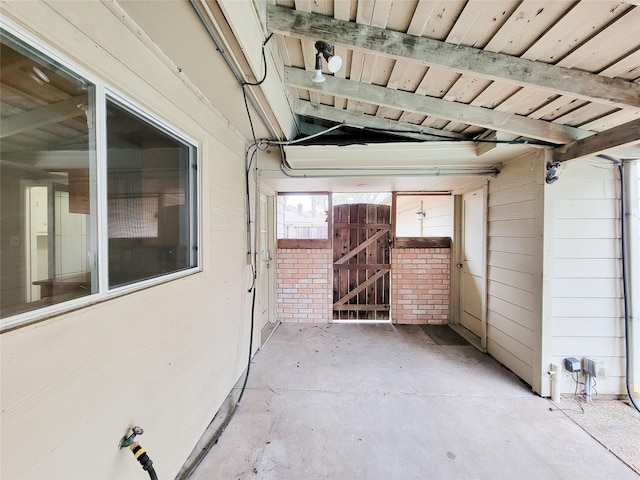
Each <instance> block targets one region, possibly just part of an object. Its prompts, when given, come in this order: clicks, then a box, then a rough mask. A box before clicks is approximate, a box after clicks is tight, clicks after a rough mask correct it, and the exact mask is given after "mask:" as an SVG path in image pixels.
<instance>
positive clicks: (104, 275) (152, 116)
mask: <svg viewBox="0 0 640 480" xmlns="http://www.w3.org/2000/svg"><path fill="white" fill-rule="evenodd" d="M0 28H1V29H2V30H4V31H5V32H7V33H8V34H9V35H11V36H13V37H14V38H15V39H17V40H18V41H20V42H22V43H23V44H24V45H26V46H28V47H29V48H32V49H34V50H35V51H36V52H37V53H38V54H40V55H42V56H43V57H44V58H47V59H48V60H49V61H51V62H55V63H58V64H60V65H61V66H63V67H64V68H66V69H67V70H69V71H70V72H72V73H74V74H76V75H78V76H80V77H82V78H84V79H85V80H87V81H88V82H91V83H92V84H93V85H94V93H93V97H92V96H91V95H90V96H89V101H90V103H92V104H93V105H94V107H95V108H94V112H93V113H94V118H93V121H94V128H95V139H94V140H95V150H94V151H93V153H92V154H93V155H95V157H96V158H95V162H94V163H93V165H94V166H95V170H96V184H95V194H92V195H91V197H90V198H91V200H90V201H91V202H92V208H93V206H94V205H95V208H96V218H97V220H96V221H95V225H91V224H89V225H88V229H92V230H93V231H92V235H95V247H96V252H95V254H94V258H93V259H92V260H91V262H92V263H93V268H92V271H95V270H97V279H96V292H95V293H91V294H89V295H86V296H82V297H79V298H75V299H71V300H67V301H63V302H60V303H56V304H53V305H49V306H45V307H41V308H35V309H33V310H30V311H26V312H22V313H18V314H15V315H10V316H7V317H4V318H0V333H5V332H7V331H11V330H14V329H16V328H20V327H24V326H27V325H31V324H33V323H37V322H40V321H44V320H47V319H49V318H51V317H54V316H58V315H60V314H63V313H66V312H70V311H73V310H77V309H80V308H84V307H87V306H90V305H93V304H96V303H101V302H104V301H108V300H112V299H114V298H117V297H120V296H122V295H125V294H129V293H133V292H137V291H140V290H144V289H147V288H149V287H153V286H157V285H161V284H164V283H167V282H170V281H174V280H177V279H180V278H183V277H186V276H190V275H193V274H195V273H199V272H201V271H202V270H203V266H202V264H203V262H202V260H203V255H202V248H201V246H202V244H203V243H202V178H201V173H200V171H201V168H200V165H201V164H202V150H203V147H202V143H201V142H200V141H197V140H196V139H194V138H193V137H191V136H189V135H188V134H186V133H185V132H183V131H182V130H180V129H178V128H177V127H176V126H174V125H173V124H171V123H170V122H169V121H167V120H166V119H165V118H164V116H162V115H160V114H158V113H157V112H154V110H153V109H152V108H151V107H149V106H145V105H144V104H143V103H142V102H136V101H134V100H132V99H131V98H130V97H128V96H127V95H125V94H123V93H122V92H121V91H119V90H118V89H116V88H114V87H113V86H112V85H110V84H109V82H108V81H107V80H104V79H103V78H100V77H98V76H96V75H94V74H92V73H90V72H88V71H87V70H86V69H84V68H82V67H81V66H80V65H78V64H77V63H76V62H74V61H73V60H71V59H69V58H67V57H66V56H65V55H63V54H61V53H59V52H58V51H56V50H55V49H53V48H52V47H51V46H49V45H48V44H46V43H44V42H43V41H41V40H40V39H37V38H35V37H34V36H32V35H30V34H28V33H27V32H25V31H23V30H22V29H20V28H17V27H16V26H14V25H13V24H12V23H11V22H9V21H8V20H7V19H5V18H0ZM108 100H111V101H113V102H115V103H116V104H117V105H118V106H120V107H123V108H125V109H126V110H128V111H129V112H131V113H132V114H133V115H135V116H137V117H138V119H139V120H141V121H144V122H146V123H148V124H149V125H151V126H153V127H155V128H157V129H159V130H161V131H162V132H164V133H165V134H168V135H170V136H173V137H174V138H175V139H176V140H178V141H180V142H182V143H184V144H185V145H186V146H187V147H188V148H189V157H190V159H189V170H190V171H189V174H188V175H187V177H188V182H189V183H188V185H189V197H188V202H189V229H190V231H189V237H190V249H191V250H194V249H195V253H194V252H193V251H192V252H190V258H191V259H192V261H193V262H195V266H193V267H188V268H185V269H182V270H178V271H174V272H169V273H166V274H163V275H159V276H157V277H153V278H149V279H145V280H140V281H135V282H132V283H130V284H127V285H122V286H117V287H113V288H109V278H108V277H109V271H108V263H109V255H108V242H109V238H108V215H107V201H108V199H107V163H108V160H107V121H106V110H107V101H108ZM191 170H193V171H191ZM190 263H191V262H190Z"/></svg>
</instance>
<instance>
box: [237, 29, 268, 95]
mask: <svg viewBox="0 0 640 480" xmlns="http://www.w3.org/2000/svg"><path fill="white" fill-rule="evenodd" d="M271 37H273V33H270V34H269V36H268V37H267V38H266V39H265V41H264V42H262V67H263V69H264V76H263V77H262V79H261V80H258V81H257V82H255V83H251V82H242V86H245V85H247V86H249V87H259V86H260V85H262V84H263V83H264V81H265V80H266V79H267V56H266V54H265V51H264V47H265V46H266V45H267V43H268V42H269V40H271Z"/></svg>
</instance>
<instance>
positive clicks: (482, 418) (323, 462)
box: [191, 324, 640, 480]
mask: <svg viewBox="0 0 640 480" xmlns="http://www.w3.org/2000/svg"><path fill="white" fill-rule="evenodd" d="M241 385H242V382H239V385H238V387H237V388H236V390H235V391H234V392H232V395H231V396H230V399H229V404H232V403H233V402H234V401H235V398H237V395H238V389H239V387H240V386H241ZM550 407H553V404H552V403H551V402H550V401H549V400H546V399H543V398H540V397H538V396H536V395H534V394H533V393H531V391H530V389H529V388H528V387H527V386H526V385H524V384H523V383H521V382H520V381H519V380H518V379H517V378H516V377H515V376H514V375H513V374H512V373H511V372H509V371H508V370H506V369H505V368H503V367H501V366H500V365H499V364H498V363H496V362H495V361H494V360H492V359H491V358H490V357H489V356H487V355H483V354H481V353H480V352H479V351H478V350H476V349H475V348H473V347H471V346H439V345H436V344H435V343H434V342H433V340H432V339H431V338H430V337H429V336H428V335H427V334H425V333H424V331H423V330H422V329H420V328H419V327H417V326H397V327H393V326H391V325H388V324H387V325H362V324H360V325H345V324H331V325H294V324H288V325H281V326H280V327H279V328H278V329H277V330H276V331H275V333H274V335H273V336H272V338H271V339H270V340H269V342H268V343H267V344H266V346H265V347H264V348H263V349H262V350H261V351H259V352H258V353H257V354H256V356H255V358H254V361H253V364H252V367H251V374H250V377H249V381H248V386H247V389H246V391H245V394H244V398H243V400H242V403H241V405H240V408H239V409H238V411H237V413H236V415H235V417H234V418H233V420H232V421H231V423H230V424H229V426H228V428H227V429H226V431H225V432H224V434H223V435H222V437H221V438H220V440H219V442H218V443H217V444H216V445H215V446H214V447H213V449H212V450H211V451H210V452H209V454H208V455H207V456H206V457H205V458H204V460H203V461H202V463H201V464H200V465H199V467H198V468H197V469H196V470H195V472H194V473H193V475H192V476H191V478H192V479H196V480H197V479H202V480H205V479H206V480H210V479H219V480H223V479H234V480H235V479H292V480H307V479H309V480H311V479H313V480H319V479H333V480H350V479H354V480H355V479H367V480H374V479H384V480H395V479H462V478H464V479H501V478H503V479H534V478H540V479H556V478H558V479H576V478H580V479H636V480H637V479H638V478H640V476H638V475H637V474H636V473H635V472H634V471H633V470H632V469H631V468H629V467H628V466H627V465H626V464H625V463H623V462H622V461H620V460H619V459H618V458H617V457H616V456H614V455H613V454H612V453H610V452H609V451H607V449H606V448H605V447H603V446H602V445H601V444H600V443H598V442H597V441H596V440H594V439H593V438H592V437H591V436H590V435H589V434H588V433H587V432H585V431H584V430H583V429H582V428H580V427H579V426H578V425H576V424H575V423H574V422H572V421H571V419H570V418H568V417H567V416H566V415H565V414H564V413H562V412H560V411H557V410H553V411H551V410H550ZM226 408H229V406H226V407H223V410H225V409H226ZM220 416H222V417H224V411H222V412H221V415H220Z"/></svg>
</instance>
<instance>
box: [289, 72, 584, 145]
mask: <svg viewBox="0 0 640 480" xmlns="http://www.w3.org/2000/svg"><path fill="white" fill-rule="evenodd" d="M325 78H326V80H325V82H323V83H314V82H312V81H311V72H307V71H305V70H302V69H298V68H293V67H285V70H284V81H285V84H286V85H288V86H290V87H295V88H303V89H306V90H309V91H313V92H319V93H325V94H329V95H337V96H340V97H344V98H347V99H351V100H356V101H361V102H370V103H373V104H377V105H381V106H385V107H389V108H395V109H398V110H403V111H409V112H415V113H419V114H421V115H428V116H434V117H438V118H443V119H446V120H449V121H454V122H461V123H465V124H469V125H476V126H479V127H483V128H488V129H491V130H498V131H502V132H508V133H513V134H515V135H518V136H523V137H527V138H534V139H537V140H542V141H545V142H550V143H556V144H565V143H570V142H573V141H574V140H577V139H580V138H584V137H587V136H589V135H592V132H590V131H588V130H581V129H578V128H574V127H568V126H565V125H561V124H558V123H553V122H546V121H544V120H536V119H532V118H527V117H523V116H521V115H515V114H512V113H505V112H498V111H496V110H490V109H488V108H482V107H474V106H471V105H466V104H463V103H457V102H449V101H447V100H441V99H439V98H434V97H427V96H424V95H417V94H415V93H410V92H403V91H401V90H393V89H390V88H385V87H380V86H378V85H369V84H364V83H360V82H355V81H353V80H345V79H342V78H337V77H334V76H326V77H325Z"/></svg>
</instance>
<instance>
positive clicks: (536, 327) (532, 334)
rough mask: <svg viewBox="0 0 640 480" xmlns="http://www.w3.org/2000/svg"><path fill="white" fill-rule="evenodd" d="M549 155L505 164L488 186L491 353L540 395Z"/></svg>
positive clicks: (523, 157)
mask: <svg viewBox="0 0 640 480" xmlns="http://www.w3.org/2000/svg"><path fill="white" fill-rule="evenodd" d="M544 165H545V161H544V152H542V151H534V152H532V153H530V154H528V155H524V156H522V157H520V158H517V159H514V160H511V161H509V162H506V163H505V165H504V168H503V170H502V172H501V173H500V175H498V176H497V177H496V178H493V179H491V180H490V181H489V201H488V205H489V213H488V219H489V226H488V237H489V238H488V250H489V251H488V267H487V279H488V302H487V309H488V311H487V349H488V351H489V353H490V354H491V355H492V356H493V357H495V358H496V359H497V360H498V361H500V362H501V363H503V364H504V365H505V366H507V367H508V368H509V369H511V370H512V371H514V372H515V373H516V374H517V375H518V376H520V377H521V378H522V379H523V380H524V381H526V382H527V383H529V384H530V385H531V386H532V388H533V389H534V391H536V392H541V388H542V385H541V379H540V375H539V374H538V371H539V370H540V368H539V364H540V361H539V356H540V338H541V287H542V224H543V219H542V201H543V200H542V199H543V197H542V195H543V185H544Z"/></svg>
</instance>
